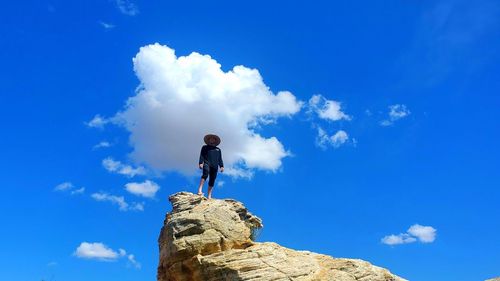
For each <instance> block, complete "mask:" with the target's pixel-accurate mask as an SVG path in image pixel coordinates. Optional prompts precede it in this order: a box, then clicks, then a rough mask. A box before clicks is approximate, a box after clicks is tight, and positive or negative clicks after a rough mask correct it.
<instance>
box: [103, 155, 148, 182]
mask: <svg viewBox="0 0 500 281" xmlns="http://www.w3.org/2000/svg"><path fill="white" fill-rule="evenodd" d="M102 166H103V167H104V168H105V169H106V170H107V171H108V172H111V173H117V174H121V175H125V176H127V177H134V176H137V175H145V174H146V169H145V168H144V167H142V166H139V167H136V168H134V167H132V166H130V165H126V164H123V163H122V162H120V161H116V160H114V159H113V158H111V157H108V158H105V159H103V160H102Z"/></svg>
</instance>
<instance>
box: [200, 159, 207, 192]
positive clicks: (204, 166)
mask: <svg viewBox="0 0 500 281" xmlns="http://www.w3.org/2000/svg"><path fill="white" fill-rule="evenodd" d="M208 172H209V170H208V165H203V173H202V175H201V179H200V186H198V195H203V191H202V189H203V184H204V183H205V180H206V179H207V177H208Z"/></svg>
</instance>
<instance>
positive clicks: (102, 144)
mask: <svg viewBox="0 0 500 281" xmlns="http://www.w3.org/2000/svg"><path fill="white" fill-rule="evenodd" d="M110 146H111V143H109V142H107V141H101V142H99V143H98V144H96V145H94V147H93V148H92V149H94V150H95V149H99V148H105V147H110Z"/></svg>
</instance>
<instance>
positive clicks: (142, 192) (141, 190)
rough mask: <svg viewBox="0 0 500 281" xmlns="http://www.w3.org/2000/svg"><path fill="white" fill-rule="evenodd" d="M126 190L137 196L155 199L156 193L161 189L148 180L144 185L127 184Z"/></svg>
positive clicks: (137, 183) (136, 183)
mask: <svg viewBox="0 0 500 281" xmlns="http://www.w3.org/2000/svg"><path fill="white" fill-rule="evenodd" d="M125 189H126V190H127V191H128V192H130V193H132V194H135V195H139V196H143V197H147V198H154V197H155V194H156V192H157V191H158V190H159V189H160V186H159V185H158V184H156V183H155V182H152V181H150V180H146V181H144V182H142V183H139V182H130V183H127V184H125Z"/></svg>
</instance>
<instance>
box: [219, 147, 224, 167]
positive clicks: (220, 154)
mask: <svg viewBox="0 0 500 281" xmlns="http://www.w3.org/2000/svg"><path fill="white" fill-rule="evenodd" d="M219 166H220V171H221V172H224V162H222V150H220V149H219Z"/></svg>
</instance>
